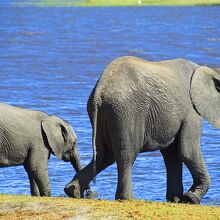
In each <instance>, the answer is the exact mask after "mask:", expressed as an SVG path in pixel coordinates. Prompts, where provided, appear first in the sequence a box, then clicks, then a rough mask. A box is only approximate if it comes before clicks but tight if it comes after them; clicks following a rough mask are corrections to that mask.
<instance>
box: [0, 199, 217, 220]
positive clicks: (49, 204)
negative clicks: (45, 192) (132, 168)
mask: <svg viewBox="0 0 220 220" xmlns="http://www.w3.org/2000/svg"><path fill="white" fill-rule="evenodd" d="M0 219H1V220H4V219H5V220H9V219H44V220H47V219H88V220H89V219H96V220H98V219H120V220H124V219H126V220H130V219H134V220H142V219H154V220H159V219H166V220H169V219H178V220H185V219H190V220H203V219H204V220H212V219H213V220H214V219H220V207H214V206H202V205H186V204H171V203H165V202H149V201H143V200H129V201H121V202H120V201H105V200H86V199H84V200H83V199H71V198H61V197H59V198H56V197H30V196H12V195H0Z"/></svg>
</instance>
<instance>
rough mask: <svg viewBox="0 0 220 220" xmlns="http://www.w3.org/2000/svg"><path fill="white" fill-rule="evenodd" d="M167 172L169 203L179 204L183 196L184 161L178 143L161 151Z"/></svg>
mask: <svg viewBox="0 0 220 220" xmlns="http://www.w3.org/2000/svg"><path fill="white" fill-rule="evenodd" d="M161 153H162V155H163V159H164V162H165V166H166V171H167V193H166V199H167V201H169V202H178V201H179V200H180V198H181V196H182V194H183V183H182V160H181V158H180V157H179V153H178V143H176V142H174V143H173V144H171V145H170V146H169V147H168V148H166V149H163V150H161Z"/></svg>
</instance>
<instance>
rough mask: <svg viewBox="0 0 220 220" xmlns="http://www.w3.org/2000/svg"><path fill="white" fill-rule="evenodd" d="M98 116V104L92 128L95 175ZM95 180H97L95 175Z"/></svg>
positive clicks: (94, 171)
mask: <svg viewBox="0 0 220 220" xmlns="http://www.w3.org/2000/svg"><path fill="white" fill-rule="evenodd" d="M97 118H98V106H97V105H95V108H94V111H93V129H92V148H93V161H92V171H93V174H94V176H95V175H96V154H97V152H96V134H97ZM93 182H94V183H95V182H96V178H95V177H94V179H93Z"/></svg>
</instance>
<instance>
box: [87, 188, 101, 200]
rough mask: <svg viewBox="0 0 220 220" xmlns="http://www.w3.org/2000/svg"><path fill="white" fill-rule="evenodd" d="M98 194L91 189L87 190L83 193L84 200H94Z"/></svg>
mask: <svg viewBox="0 0 220 220" xmlns="http://www.w3.org/2000/svg"><path fill="white" fill-rule="evenodd" d="M98 195H99V194H98V192H96V191H94V190H91V189H87V190H86V191H85V193H84V196H85V198H86V199H94V198H97V197H98Z"/></svg>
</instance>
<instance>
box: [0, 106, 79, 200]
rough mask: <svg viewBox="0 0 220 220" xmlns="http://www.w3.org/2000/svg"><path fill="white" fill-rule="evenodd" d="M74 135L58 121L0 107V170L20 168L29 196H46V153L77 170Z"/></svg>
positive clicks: (42, 114) (13, 108) (15, 108)
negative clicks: (22, 169)
mask: <svg viewBox="0 0 220 220" xmlns="http://www.w3.org/2000/svg"><path fill="white" fill-rule="evenodd" d="M76 142H77V138H76V134H75V133H74V131H73V129H72V127H71V126H70V125H69V124H68V123H67V122H65V121H64V120H62V119H61V118H58V117H55V116H50V115H48V114H46V113H43V112H40V111H34V110H27V109H22V108H18V107H14V106H10V105H6V104H0V167H6V166H17V165H23V166H24V168H25V170H26V171H27V173H28V177H29V180H30V185H31V195H33V196H50V194H51V190H50V183H49V177H48V159H49V157H50V154H51V153H52V154H54V155H55V156H56V157H57V158H59V159H61V160H64V161H66V162H69V161H70V162H71V164H72V165H73V167H74V169H75V170H76V172H78V171H79V170H80V169H81V165H80V161H79V155H78V151H77V148H76Z"/></svg>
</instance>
